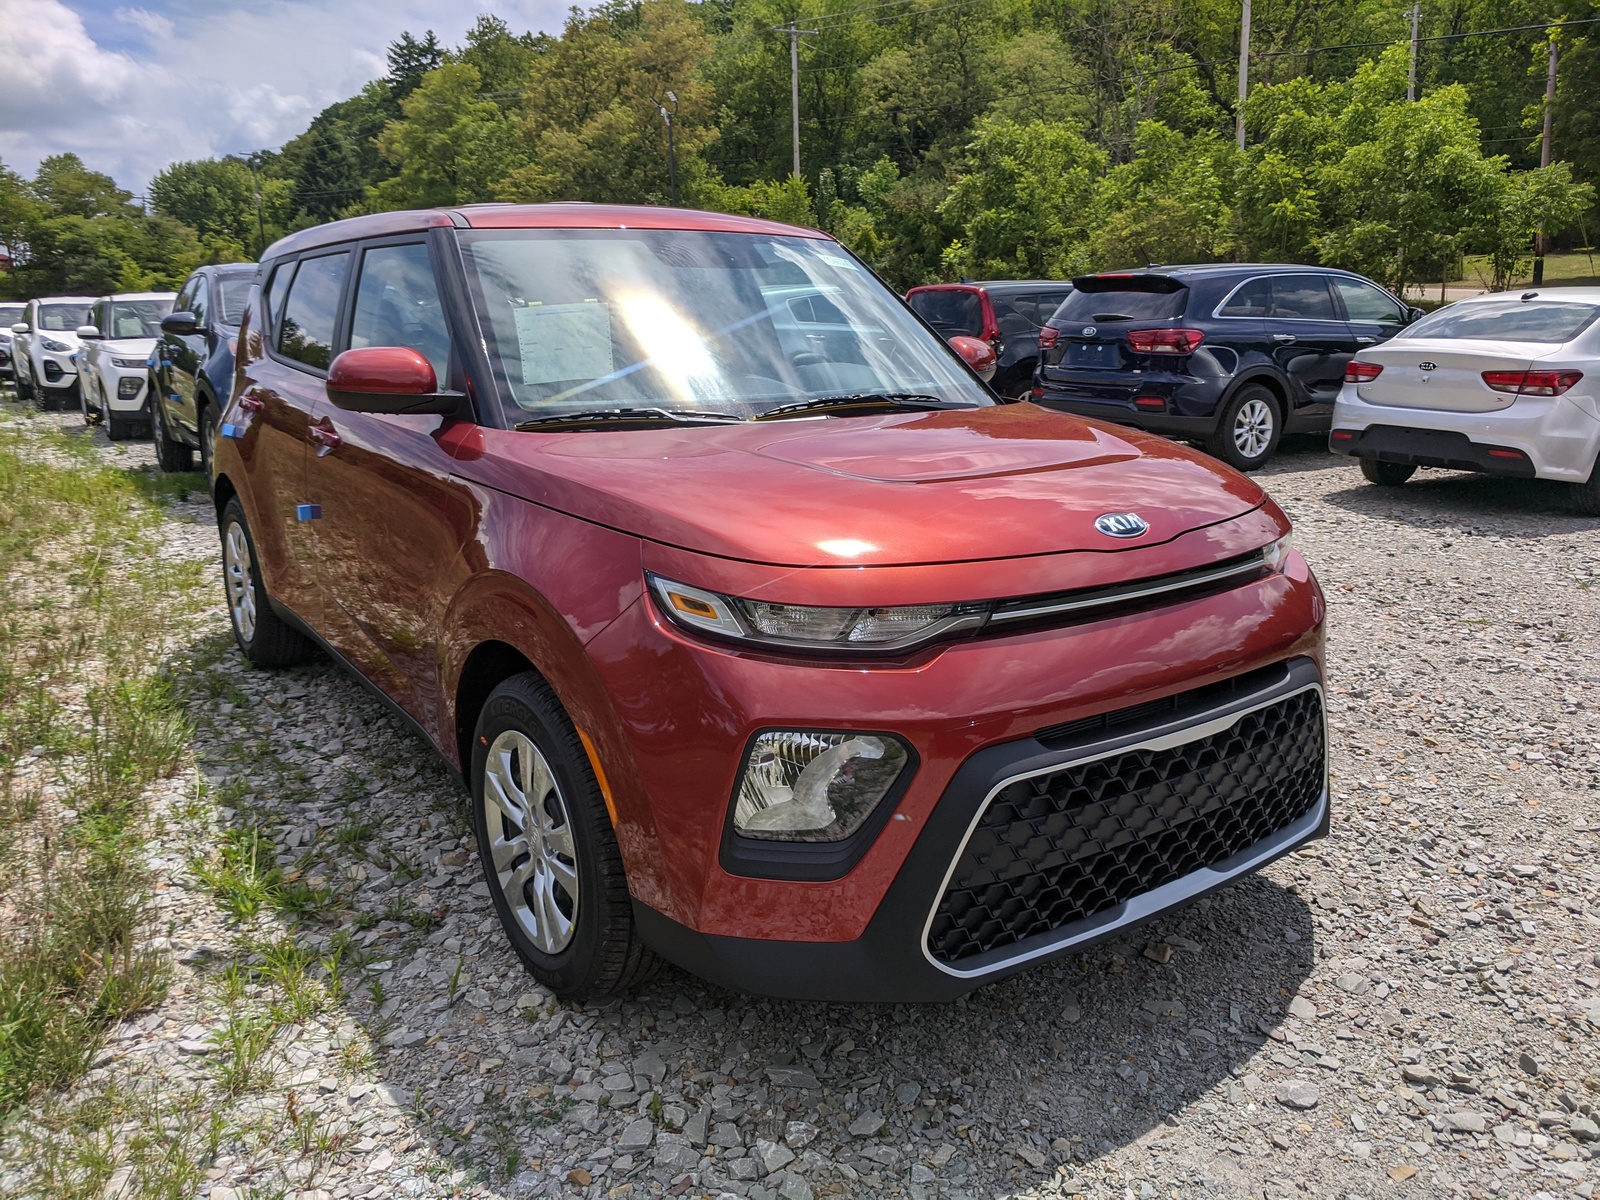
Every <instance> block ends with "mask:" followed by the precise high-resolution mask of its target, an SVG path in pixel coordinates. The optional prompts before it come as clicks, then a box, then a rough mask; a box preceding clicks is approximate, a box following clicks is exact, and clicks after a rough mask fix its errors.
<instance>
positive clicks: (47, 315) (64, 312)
mask: <svg viewBox="0 0 1600 1200" xmlns="http://www.w3.org/2000/svg"><path fill="white" fill-rule="evenodd" d="M93 309H94V305H92V304H41V305H39V328H40V329H47V330H49V331H50V332H51V333H74V332H76V331H77V328H78V326H80V325H87V324H88V323H89V314H90V312H91V311H92V310H93Z"/></svg>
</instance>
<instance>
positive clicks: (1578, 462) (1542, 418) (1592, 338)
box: [1328, 287, 1600, 514]
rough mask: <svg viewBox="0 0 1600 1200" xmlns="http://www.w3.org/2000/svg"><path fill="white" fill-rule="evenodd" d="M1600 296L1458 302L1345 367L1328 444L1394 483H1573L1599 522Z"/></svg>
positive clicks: (1565, 291) (1599, 292)
mask: <svg viewBox="0 0 1600 1200" xmlns="http://www.w3.org/2000/svg"><path fill="white" fill-rule="evenodd" d="M1597 317H1600V288H1575V287H1573V288H1538V289H1535V290H1530V291H1525V292H1499V293H1495V294H1493V295H1489V296H1478V297H1475V298H1474V299H1471V300H1462V301H1459V302H1457V303H1455V304H1452V305H1450V306H1449V307H1447V308H1441V309H1440V310H1439V311H1438V312H1435V313H1431V314H1430V315H1428V316H1426V317H1424V318H1422V319H1421V320H1420V321H1418V322H1416V324H1414V325H1411V326H1409V327H1408V328H1407V329H1406V330H1405V331H1404V333H1402V334H1401V336H1399V337H1397V338H1394V339H1392V340H1390V341H1387V342H1384V343H1383V344H1382V345H1378V346H1370V347H1368V348H1366V349H1364V350H1361V351H1360V352H1359V353H1358V354H1357V355H1356V357H1355V358H1353V359H1352V360H1351V361H1350V365H1349V366H1348V367H1347V368H1346V369H1345V376H1344V386H1343V388H1341V389H1340V392H1339V399H1338V402H1337V403H1336V404H1335V405H1334V409H1333V430H1332V432H1331V433H1330V434H1329V435H1328V446H1329V448H1330V449H1331V450H1333V451H1334V452H1335V453H1337V454H1350V455H1354V456H1355V457H1357V458H1359V459H1360V460H1361V473H1362V474H1363V475H1365V476H1366V477H1367V479H1369V480H1370V481H1371V482H1373V483H1377V484H1382V485H1385V486H1390V487H1393V486H1397V485H1399V484H1402V483H1404V482H1405V481H1406V480H1408V479H1410V478H1411V476H1412V475H1413V474H1414V473H1415V471H1416V469H1417V468H1418V467H1445V468H1448V469H1450V470H1454V471H1486V472H1489V473H1491V474H1495V475H1513V476H1520V477H1522V478H1525V479H1559V480H1563V481H1565V482H1567V483H1570V484H1573V485H1574V493H1575V497H1574V498H1575V503H1576V504H1577V506H1578V507H1579V508H1580V509H1581V510H1583V511H1584V512H1592V513H1597V514H1600V479H1597V478H1596V470H1595V459H1596V455H1597V454H1600V322H1597V320H1596V318H1597Z"/></svg>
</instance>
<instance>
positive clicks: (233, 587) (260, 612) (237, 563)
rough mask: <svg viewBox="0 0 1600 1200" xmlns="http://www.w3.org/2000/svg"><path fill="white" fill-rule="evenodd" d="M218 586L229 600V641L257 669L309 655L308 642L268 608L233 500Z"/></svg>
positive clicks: (225, 518) (225, 522)
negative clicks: (231, 626)
mask: <svg viewBox="0 0 1600 1200" xmlns="http://www.w3.org/2000/svg"><path fill="white" fill-rule="evenodd" d="M219 528H220V529H221V532H222V584H223V589H224V591H226V592H227V596H228V617H229V619H230V621H231V622H232V623H233V640H234V641H236V642H238V643H239V649H240V651H241V652H243V654H244V656H245V657H246V658H248V659H249V660H250V661H251V662H253V663H254V664H255V665H256V666H258V667H292V666H294V665H295V664H296V663H301V662H304V661H305V660H306V659H307V658H309V657H310V655H311V651H312V645H311V640H310V639H309V638H307V637H306V636H305V634H303V633H301V632H300V631H299V630H298V629H295V628H294V627H292V626H291V625H289V624H288V623H287V622H286V621H284V620H283V618H281V617H280V616H278V614H277V613H276V612H274V611H273V610H272V604H271V602H270V600H269V599H268V596H267V587H266V584H264V583H262V582H261V572H260V570H259V569H258V568H257V566H256V562H257V559H256V544H255V540H254V539H253V538H252V537H251V536H250V525H249V523H248V522H247V521H246V520H245V517H244V506H243V505H241V504H240V503H239V498H238V497H237V496H235V497H234V498H233V499H231V500H229V501H228V504H227V507H226V508H224V509H223V510H222V521H221V522H220V526H219Z"/></svg>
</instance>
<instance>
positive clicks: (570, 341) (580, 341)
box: [511, 300, 612, 384]
mask: <svg viewBox="0 0 1600 1200" xmlns="http://www.w3.org/2000/svg"><path fill="white" fill-rule="evenodd" d="M511 312H512V316H513V317H514V318H515V320H516V324H517V352H518V354H519V355H520V357H521V359H522V382H523V383H524V384H540V383H562V382H566V381H568V380H573V379H595V378H598V377H599V376H601V375H609V374H610V373H611V370H612V359H611V309H610V307H609V306H607V305H605V304H602V303H600V302H599V301H598V300H587V301H584V302H583V303H581V304H539V303H533V304H529V305H527V306H525V307H521V308H513V309H512V310H511Z"/></svg>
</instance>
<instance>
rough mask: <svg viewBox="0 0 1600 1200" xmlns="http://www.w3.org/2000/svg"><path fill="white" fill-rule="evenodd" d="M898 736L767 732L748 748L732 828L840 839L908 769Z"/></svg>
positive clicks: (787, 837)
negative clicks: (748, 752)
mask: <svg viewBox="0 0 1600 1200" xmlns="http://www.w3.org/2000/svg"><path fill="white" fill-rule="evenodd" d="M906 759H907V755H906V748H905V747H904V746H903V745H901V743H900V742H899V740H898V739H896V738H892V737H887V736H884V735H881V734H871V733H808V732H802V731H799V730H792V731H790V730H785V731H781V732H776V733H763V734H762V735H761V736H759V737H758V738H756V740H755V742H754V743H753V744H752V745H751V747H750V755H749V757H748V758H747V759H746V760H745V765H744V776H743V778H742V779H741V780H740V783H739V795H738V799H737V800H736V801H735V803H734V810H733V827H734V831H735V832H736V833H738V834H740V835H741V836H743V837H750V838H765V839H771V840H777V841H799V842H836V841H839V840H840V839H842V838H847V837H849V836H850V835H851V834H852V833H854V832H855V831H856V830H857V829H859V828H861V825H862V823H863V822H864V821H865V820H866V819H867V818H868V817H869V816H871V815H872V810H873V809H875V808H877V806H878V804H879V803H880V802H881V801H882V800H883V798H884V797H885V796H886V795H888V793H889V790H890V789H891V788H892V787H894V784H895V780H897V779H899V778H900V773H901V772H902V771H903V770H905V766H906Z"/></svg>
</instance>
